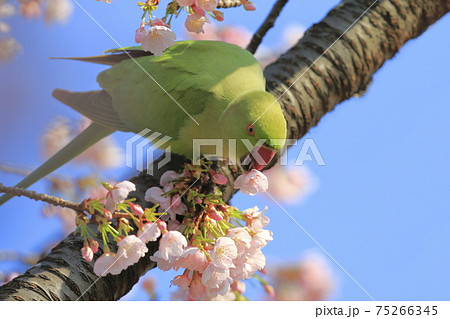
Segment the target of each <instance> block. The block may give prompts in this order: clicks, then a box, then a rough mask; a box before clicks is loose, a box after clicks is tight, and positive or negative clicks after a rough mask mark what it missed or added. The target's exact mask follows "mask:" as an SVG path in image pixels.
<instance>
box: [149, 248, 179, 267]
mask: <svg viewBox="0 0 450 319" xmlns="http://www.w3.org/2000/svg"><path fill="white" fill-rule="evenodd" d="M150 260H152V261H154V262H156V264H157V266H158V268H159V269H161V270H162V271H168V270H170V269H171V268H172V267H173V264H174V262H175V261H176V258H169V259H165V258H162V256H161V252H160V251H159V250H158V251H157V252H156V253H154V254H153V256H150Z"/></svg>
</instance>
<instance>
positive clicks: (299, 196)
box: [264, 165, 317, 203]
mask: <svg viewBox="0 0 450 319" xmlns="http://www.w3.org/2000/svg"><path fill="white" fill-rule="evenodd" d="M264 175H266V176H267V179H268V181H269V189H268V190H267V193H269V194H270V196H271V197H273V198H275V199H276V200H277V201H279V202H284V203H297V202H300V201H302V200H303V199H305V197H307V196H308V195H309V194H311V193H312V192H313V191H314V190H315V189H316V185H317V183H316V181H315V178H314V177H313V176H312V174H311V173H310V171H309V170H308V169H307V168H305V167H292V168H290V169H285V168H284V167H283V166H280V165H275V166H274V167H272V168H271V169H269V170H266V171H264ZM266 195H267V194H266ZM270 196H269V197H270Z"/></svg>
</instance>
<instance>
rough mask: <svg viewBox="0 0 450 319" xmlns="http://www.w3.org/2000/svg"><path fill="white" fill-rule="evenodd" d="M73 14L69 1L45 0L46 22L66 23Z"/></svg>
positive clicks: (71, 4)
mask: <svg viewBox="0 0 450 319" xmlns="http://www.w3.org/2000/svg"><path fill="white" fill-rule="evenodd" d="M72 12H73V3H72V1H70V0H47V12H45V21H46V22H53V21H56V22H59V23H66V22H67V21H68V20H69V18H70V16H71V15H72Z"/></svg>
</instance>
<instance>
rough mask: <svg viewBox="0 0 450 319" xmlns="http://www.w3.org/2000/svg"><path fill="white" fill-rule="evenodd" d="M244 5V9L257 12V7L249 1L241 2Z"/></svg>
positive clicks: (243, 0) (242, 0)
mask: <svg viewBox="0 0 450 319" xmlns="http://www.w3.org/2000/svg"><path fill="white" fill-rule="evenodd" d="M241 3H242V5H243V6H244V9H245V10H247V11H255V10H256V5H255V4H254V3H253V2H251V1H248V0H241Z"/></svg>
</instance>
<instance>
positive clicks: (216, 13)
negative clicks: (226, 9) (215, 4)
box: [213, 10, 224, 22]
mask: <svg viewBox="0 0 450 319" xmlns="http://www.w3.org/2000/svg"><path fill="white" fill-rule="evenodd" d="M213 14H214V18H216V20H217V21H220V22H222V21H223V20H224V17H223V12H222V11H219V10H214V11H213Z"/></svg>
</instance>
